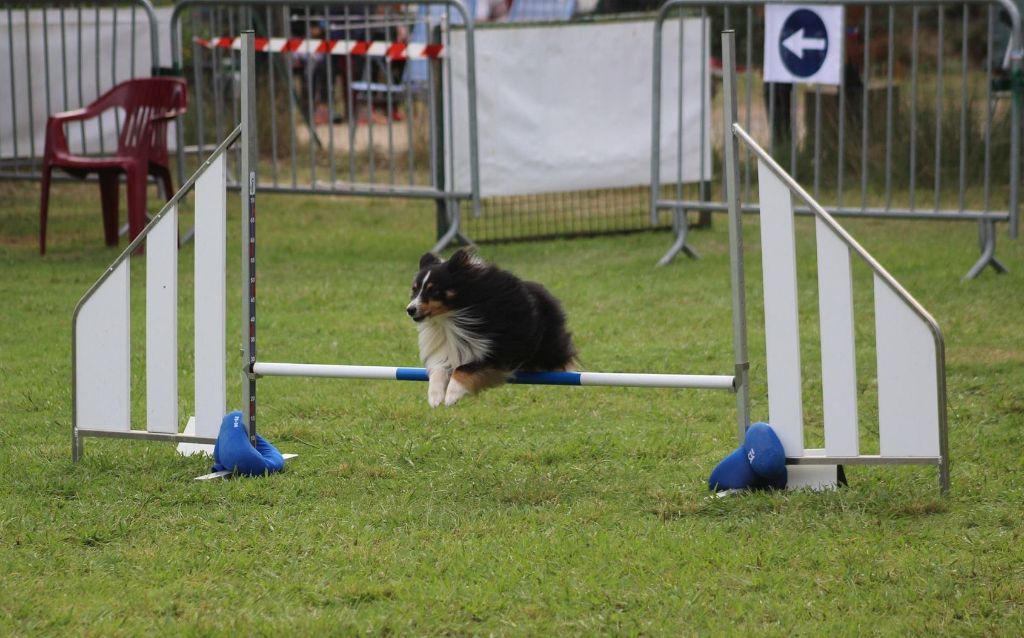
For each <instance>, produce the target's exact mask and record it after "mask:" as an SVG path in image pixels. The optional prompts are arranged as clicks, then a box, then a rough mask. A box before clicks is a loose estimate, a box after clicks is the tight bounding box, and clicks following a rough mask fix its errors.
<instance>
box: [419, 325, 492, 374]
mask: <svg viewBox="0 0 1024 638" xmlns="http://www.w3.org/2000/svg"><path fill="white" fill-rule="evenodd" d="M474 323H475V321H474V319H473V318H472V317H468V316H465V315H461V314H459V313H458V312H457V311H456V312H449V313H447V314H444V315H441V316H440V317H431V318H429V319H426V320H424V321H422V322H420V323H419V324H417V327H418V328H419V332H420V334H419V343H420V360H421V361H423V365H424V366H426V367H427V368H437V367H443V368H448V369H451V370H454V369H455V368H458V367H459V366H461V365H465V364H467V363H472V362H474V361H480V360H482V359H483V358H484V357H486V356H487V354H488V353H489V352H490V350H491V342H490V341H489V340H487V339H485V338H483V337H481V336H480V335H478V334H476V333H475V332H474V331H473V330H472V329H471V328H472V326H473V324H474Z"/></svg>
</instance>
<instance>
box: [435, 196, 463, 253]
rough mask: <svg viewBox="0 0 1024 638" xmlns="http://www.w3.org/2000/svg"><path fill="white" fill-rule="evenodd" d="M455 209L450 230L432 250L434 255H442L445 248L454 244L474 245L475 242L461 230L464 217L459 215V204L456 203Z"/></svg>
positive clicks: (450, 221)
mask: <svg viewBox="0 0 1024 638" xmlns="http://www.w3.org/2000/svg"><path fill="white" fill-rule="evenodd" d="M453 207H454V209H455V210H454V211H453V212H452V214H451V218H450V219H449V222H448V229H447V230H446V231H445V232H444V235H441V237H440V239H438V240H437V243H436V244H434V247H433V248H431V249H430V252H432V253H438V254H440V253H441V252H442V251H443V250H444V249H445V248H447V247H448V246H449V245H450V244H453V243H461V245H463V246H472V245H473V241H472V240H471V239H469V238H468V237H466V236H465V235H463V234H462V232H461V231H460V230H459V224H460V219H461V217H462V216H461V214H460V213H459V203H458V202H454V203H453Z"/></svg>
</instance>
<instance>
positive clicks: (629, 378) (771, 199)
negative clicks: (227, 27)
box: [72, 31, 949, 493]
mask: <svg viewBox="0 0 1024 638" xmlns="http://www.w3.org/2000/svg"><path fill="white" fill-rule="evenodd" d="M253 40H254V36H253V34H252V32H246V33H244V34H243V35H242V64H241V71H242V84H243V87H244V89H245V90H243V91H242V108H241V124H240V125H239V127H238V128H236V129H235V130H234V131H233V132H232V133H231V134H230V135H229V136H228V137H227V139H225V140H224V142H223V143H222V144H221V145H220V146H219V147H218V148H217V149H216V150H215V151H214V152H213V154H212V155H211V156H210V158H209V159H208V160H207V161H206V162H205V163H204V164H203V165H202V166H201V167H200V168H199V169H198V171H197V172H196V173H195V174H194V175H193V176H192V177H190V178H189V179H188V180H186V181H185V183H184V184H183V185H182V188H181V190H179V191H178V193H177V194H175V196H174V197H173V198H172V199H171V200H170V201H169V202H168V203H167V205H166V206H165V207H164V208H163V210H161V212H160V213H159V214H158V215H157V216H156V217H155V218H154V219H153V220H152V221H151V222H150V224H149V225H148V226H147V227H146V228H145V229H144V231H143V232H142V233H141V234H140V235H139V236H138V237H137V238H136V239H135V240H134V241H133V242H131V244H129V246H128V247H127V248H126V249H125V251H124V252H123V253H122V254H121V255H120V256H119V257H118V258H117V260H115V262H114V263H113V264H112V265H111V266H110V267H109V268H108V269H107V270H106V271H105V272H104V274H103V275H102V276H101V277H100V279H99V280H98V281H97V282H96V283H95V284H94V285H93V286H92V287H91V288H90V289H89V290H88V292H86V294H85V296H83V298H82V299H81V301H80V302H79V304H78V306H77V307H76V309H75V314H74V318H73V328H72V331H73V334H72V350H73V355H72V357H73V359H72V384H73V392H72V403H73V406H72V456H73V459H74V460H75V461H78V460H79V459H80V458H81V456H82V452H83V441H84V438H86V437H112V438H137V439H149V440H161V441H170V442H177V443H179V444H184V445H185V446H188V445H189V444H192V445H193V447H192V448H188V447H182V446H179V449H182V450H183V451H184V452H188V451H190V450H194V449H195V445H194V444H199V445H200V446H210V447H212V445H211V444H212V443H213V442H214V441H215V440H216V438H217V434H218V429H219V426H220V423H221V419H222V418H223V416H224V414H225V412H226V411H227V409H228V402H227V398H226V394H225V386H226V384H225V378H226V364H225V360H224V352H225V350H226V343H227V341H226V324H227V321H226V312H225V308H224V303H223V300H224V298H225V289H226V287H225V281H226V272H225V267H224V263H225V257H226V255H225V251H226V228H225V219H226V190H227V188H228V182H227V174H226V170H225V152H226V150H227V149H228V148H229V147H231V146H232V145H234V144H235V143H240V144H241V175H243V176H245V177H244V178H243V185H242V186H243V197H242V198H241V199H242V254H241V260H240V261H241V279H242V284H243V285H242V290H243V295H242V298H241V300H240V301H241V304H242V315H241V317H242V318H241V326H240V328H241V343H242V351H243V358H242V366H241V367H242V375H243V383H242V388H243V392H242V397H241V399H242V402H241V404H242V408H243V410H242V411H243V415H244V422H245V424H246V425H247V428H248V433H249V437H250V439H251V440H255V435H256V406H257V401H256V399H257V394H256V388H257V381H258V379H260V378H261V377H272V376H304V377H331V378H341V379H376V380H394V381H427V380H428V378H427V373H426V370H424V369H423V368H407V367H391V366H368V365H324V364H313V363H285V362H278V363H274V362H264V361H260V360H259V359H258V358H257V348H256V346H257V340H256V325H257V324H256V276H257V270H256V263H257V262H256V254H257V253H256V246H257V244H256V185H257V179H256V175H257V171H256V165H257V164H256V156H255V148H256V143H255V142H256V139H255V135H256V129H255V113H254V111H255V83H254V81H253V79H254V75H253V71H254V54H253V50H254V49H253ZM723 61H724V64H725V69H726V73H725V78H724V81H725V122H726V123H727V124H728V126H727V127H726V128H725V130H726V144H725V151H726V152H725V160H726V173H725V180H726V188H727V191H728V204H729V253H730V268H731V297H732V315H733V337H734V338H733V351H734V364H735V366H734V370H733V371H732V374H721V375H707V374H649V373H620V372H543V373H517V374H515V375H514V377H513V378H512V379H510V383H518V384H536V385H560V386H564V385H580V386H615V387H649V388H687V389H707V390H724V391H728V392H733V393H735V395H736V406H737V410H736V424H737V432H738V435H739V439H740V440H741V441H742V439H743V437H744V433H745V432H746V430H747V428H748V426H749V425H750V423H751V419H750V398H749V381H748V371H749V362H748V358H747V325H746V300H745V292H744V291H745V281H744V272H743V265H744V262H743V241H742V217H741V211H740V204H739V201H738V196H737V195H738V182H739V178H738V175H739V173H738V171H739V160H738V155H739V154H738V149H739V145H740V144H741V143H742V144H743V145H744V146H745V147H746V148H748V149H749V150H750V151H751V152H752V153H753V155H754V156H755V157H756V158H757V159H758V181H759V184H760V194H761V199H760V201H761V211H760V212H761V224H760V227H761V242H762V255H763V287H764V299H765V339H766V346H767V384H768V405H769V422H770V423H771V424H772V427H773V428H775V430H776V431H777V432H778V433H779V437H780V439H781V441H782V443H783V445H784V447H785V452H786V463H787V464H788V465H789V466H790V482H789V484H790V486H791V487H801V486H820V485H833V484H835V483H836V481H837V477H838V469H837V468H838V466H840V465H854V464H924V465H935V466H937V467H938V469H939V485H940V490H941V491H942V492H943V493H945V492H946V491H948V489H949V452H948V443H947V434H946V429H947V425H946V389H945V362H944V345H943V339H942V333H941V331H940V330H939V328H938V325H937V324H936V323H935V321H934V319H932V317H931V316H930V315H929V314H928V313H927V311H925V310H924V308H922V307H921V305H920V304H918V303H917V301H915V300H914V298H913V297H912V296H910V294H909V293H907V291H906V290H904V289H903V287H902V286H900V284H899V283H898V282H897V281H896V280H895V279H893V277H892V276H891V275H889V273H888V272H886V271H885V270H884V269H883V268H882V267H881V265H879V264H878V262H877V261H876V260H875V259H874V258H872V257H871V255H870V254H868V253H867V252H866V251H865V250H864V249H863V248H862V247H861V246H860V245H859V244H857V242H856V241H855V240H854V239H853V238H852V237H851V236H850V235H849V234H848V233H847V232H846V231H845V230H844V229H843V228H842V227H841V226H840V225H839V224H838V223H837V222H836V221H835V220H834V219H833V218H832V217H831V216H829V215H828V213H826V212H825V211H824V210H823V209H822V208H821V206H819V205H818V204H817V203H816V202H815V201H814V200H813V199H812V198H811V197H810V196H809V195H808V194H807V193H806V191H804V190H803V189H802V188H801V187H800V185H799V184H797V183H796V182H795V181H794V180H793V179H792V178H791V177H790V176H789V175H788V174H786V173H785V171H783V170H782V169H781V168H780V167H779V166H778V165H777V164H776V163H775V162H774V160H773V159H772V158H771V157H770V156H769V155H768V154H767V153H766V152H765V151H764V150H763V149H762V148H761V147H760V146H758V145H757V143H756V142H755V141H754V140H753V139H752V138H751V137H750V136H749V135H748V134H747V133H746V132H745V131H744V130H743V129H742V128H741V127H740V126H739V125H738V124H737V118H736V91H735V88H736V78H735V43H734V39H733V34H732V32H728V31H727V32H725V34H724V35H723ZM193 187H194V188H195V191H196V220H195V224H196V229H195V238H196V239H195V241H196V244H195V266H196V271H197V272H204V273H207V276H204V277H196V278H195V286H196V289H195V304H194V305H195V406H196V407H195V410H196V414H195V416H194V417H192V418H190V419H188V422H187V424H186V426H185V429H184V431H183V432H179V418H178V408H177V405H178V387H177V372H178V368H177V314H178V312H177V309H178V300H177V266H178V262H177V258H178V252H177V204H178V202H179V201H181V199H182V198H183V197H184V196H185V195H186V194H187V193H188V192H189V191H190V190H191V189H192V188H193ZM794 194H795V195H796V196H797V197H798V198H799V199H801V200H803V201H804V203H805V204H806V205H807V206H809V207H810V208H811V209H812V210H813V212H814V214H815V217H816V220H817V221H816V235H817V242H818V251H817V254H818V264H817V269H818V285H819V311H820V312H819V314H820V318H821V356H822V360H821V369H822V387H823V395H824V431H825V448H824V449H806V448H805V447H804V437H803V422H804V419H803V397H802V395H801V379H800V368H801V365H800V363H801V361H800V339H799V320H798V319H799V318H798V308H797V303H796V301H797V294H796V292H797V281H796V267H795V264H796V257H795V254H796V253H795V242H794V229H793V218H794V212H793V208H794V207H793V202H792V197H793V195H794ZM143 242H145V248H146V254H145V259H146V369H147V375H146V415H147V416H146V427H145V429H141V430H140V429H133V428H132V426H131V422H130V421H131V419H130V410H129V406H130V397H131V388H130V369H131V368H130V361H131V353H130V339H129V329H128V328H129V319H128V318H129V303H128V301H129V283H130V277H129V273H130V271H129V267H130V266H129V265H130V261H131V260H132V254H133V253H135V252H136V250H137V249H138V248H140V247H142V245H143ZM854 255H855V256H857V257H858V258H859V259H860V260H861V261H863V262H864V263H866V264H867V266H868V267H869V268H870V269H871V270H872V273H873V279H874V303H875V321H876V343H875V347H876V353H877V361H878V366H877V370H878V372H877V376H878V399H879V405H878V424H877V425H878V437H879V449H880V453H879V454H861V453H860V447H859V445H860V437H861V429H860V422H859V417H858V414H857V396H858V394H857V371H856V366H855V358H854V353H855V348H854V330H853V328H854V326H853V308H854V305H853V284H852V277H851V256H854ZM135 258H136V259H139V258H141V257H135ZM210 273H220V276H212V275H210ZM200 449H203V448H200ZM205 449H208V447H207V448H205Z"/></svg>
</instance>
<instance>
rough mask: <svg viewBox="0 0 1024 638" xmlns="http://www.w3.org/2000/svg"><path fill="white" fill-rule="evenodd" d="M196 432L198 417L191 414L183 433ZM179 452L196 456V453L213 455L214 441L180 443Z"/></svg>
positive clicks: (183, 454)
mask: <svg viewBox="0 0 1024 638" xmlns="http://www.w3.org/2000/svg"><path fill="white" fill-rule="evenodd" d="M195 433H196V418H195V417H194V416H190V417H189V418H188V423H186V424H185V431H184V432H182V434H195ZM178 454H180V455H182V456H195V455H196V454H205V455H206V456H213V444H212V443H179V444H178Z"/></svg>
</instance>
